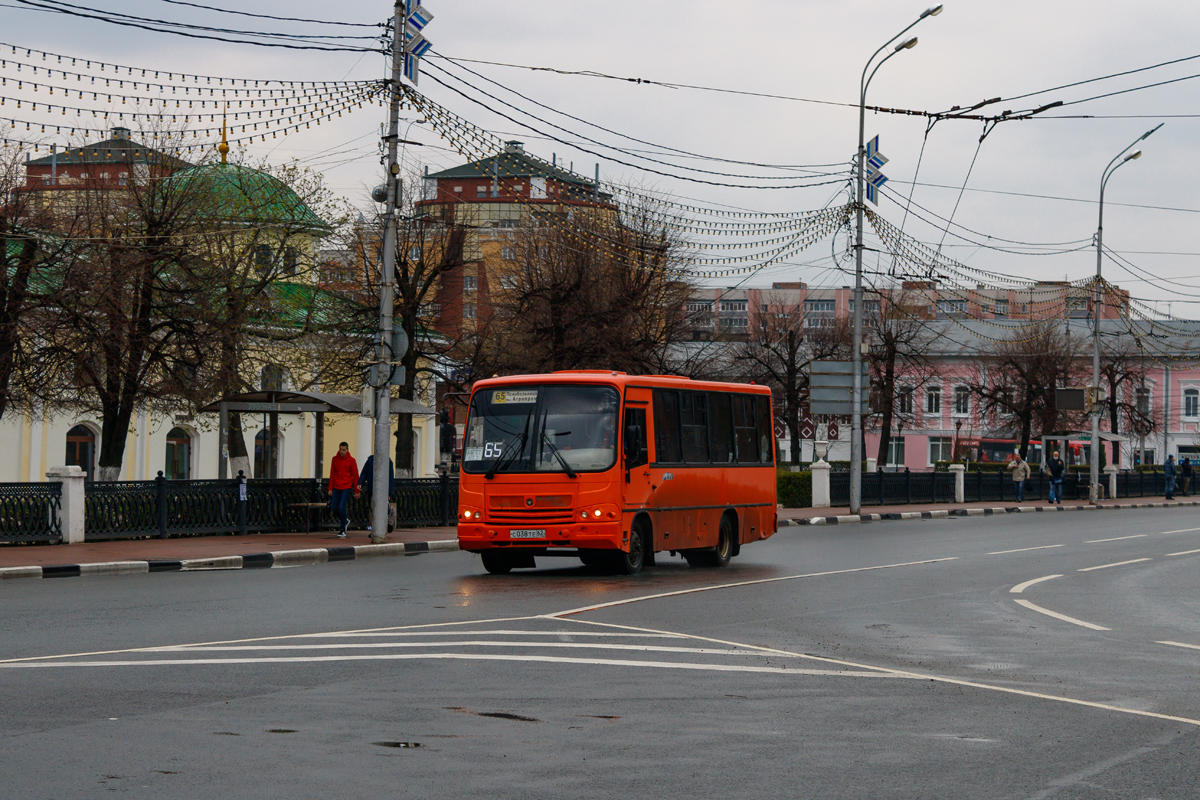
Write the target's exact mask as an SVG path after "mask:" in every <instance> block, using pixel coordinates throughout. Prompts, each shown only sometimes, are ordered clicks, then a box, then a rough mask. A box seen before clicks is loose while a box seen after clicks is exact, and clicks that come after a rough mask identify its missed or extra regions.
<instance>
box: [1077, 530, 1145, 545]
mask: <svg viewBox="0 0 1200 800" xmlns="http://www.w3.org/2000/svg"><path fill="white" fill-rule="evenodd" d="M1149 535H1150V534H1148V533H1135V534H1134V535H1133V536H1114V537H1113V538H1111V539H1091V540H1089V541H1086V542H1084V544H1099V543H1100V542H1119V541H1121V540H1122V539H1141V538H1143V537H1146V536H1149Z"/></svg>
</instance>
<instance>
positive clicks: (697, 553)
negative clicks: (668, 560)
mask: <svg viewBox="0 0 1200 800" xmlns="http://www.w3.org/2000/svg"><path fill="white" fill-rule="evenodd" d="M683 557H684V558H685V559H687V563H688V566H690V567H725V566H728V565H729V559H731V558H733V520H732V519H730V518H729V516H728V515H726V516H724V517H722V518H721V529H720V532H719V533H718V534H717V546H716V547H714V548H712V549H711V550H685V551H684V553H683Z"/></svg>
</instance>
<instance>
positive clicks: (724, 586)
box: [542, 556, 958, 619]
mask: <svg viewBox="0 0 1200 800" xmlns="http://www.w3.org/2000/svg"><path fill="white" fill-rule="evenodd" d="M957 560H958V557H957V556H951V557H950V558H931V559H927V560H925V561H905V562H904V563H902V564H880V565H879V566H877V567H858V568H855V569H836V570H830V571H829V572H809V573H806V574H804V575H784V576H782V577H779V578H760V579H758V580H754V581H739V582H738V583H720V584H717V585H715V586H699V587H697V588H695V589H680V590H679V591H676V592H662V593H660V594H646V595H642V596H641V597H630V598H628V599H625V600H613V601H612V602H609V603H597V604H596V605H592V606H582V607H580V608H571V609H568V610H566V611H556V612H554V613H553V614H543V615H542V617H543V618H545V619H559V618H563V617H568V616H571V615H573V614H582V613H584V612H587V611H597V610H599V609H601V608H612V607H613V606H623V605H628V604H629V603H640V602H642V601H643V600H660V599H662V598H664V597H679V596H680V595H685V594H696V593H697V592H712V591H716V590H717V589H736V588H739V587H742V586H757V585H759V584H763V583H778V582H779V581H795V580H799V579H801V578H821V577H824V576H826V575H849V574H851V573H854V572H871V571H873V570H877V569H892V568H894V567H914V566H917V565H919V564H939V563H941V562H943V561H957Z"/></svg>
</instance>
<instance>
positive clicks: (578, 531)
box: [458, 522, 629, 552]
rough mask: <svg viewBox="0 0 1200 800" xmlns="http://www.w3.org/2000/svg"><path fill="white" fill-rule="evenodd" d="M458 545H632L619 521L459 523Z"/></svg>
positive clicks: (589, 547) (590, 547) (474, 548)
mask: <svg viewBox="0 0 1200 800" xmlns="http://www.w3.org/2000/svg"><path fill="white" fill-rule="evenodd" d="M514 531H515V532H516V535H514ZM536 532H540V533H541V535H537V533H536ZM458 544H459V547H460V548H461V549H463V550H470V551H472V552H478V551H480V550H490V549H492V548H546V547H578V548H580V549H584V550H620V549H624V548H627V547H628V546H629V534H628V532H627V531H624V530H622V526H621V523H620V522H587V523H580V524H577V525H550V526H547V527H546V528H522V527H517V526H512V525H489V524H488V523H487V522H482V523H474V522H471V523H468V522H459V523H458Z"/></svg>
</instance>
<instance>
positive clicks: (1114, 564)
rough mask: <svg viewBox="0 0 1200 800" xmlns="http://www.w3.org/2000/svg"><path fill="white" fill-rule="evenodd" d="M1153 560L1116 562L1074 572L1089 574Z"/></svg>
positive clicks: (1134, 559) (1132, 559)
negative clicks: (1094, 571) (1098, 570)
mask: <svg viewBox="0 0 1200 800" xmlns="http://www.w3.org/2000/svg"><path fill="white" fill-rule="evenodd" d="M1153 560H1154V559H1151V558H1131V559H1130V560H1128V561H1117V562H1116V563H1113V564H1101V565H1100V566H1098V567H1084V568H1083V569H1078V570H1075V571H1076V572H1091V571H1092V570H1097V569H1108V568H1109V567H1123V566H1125V565H1126V564H1137V563H1139V562H1142V561H1153Z"/></svg>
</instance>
